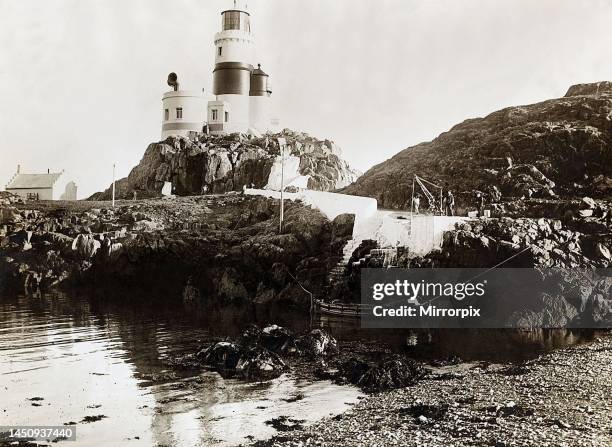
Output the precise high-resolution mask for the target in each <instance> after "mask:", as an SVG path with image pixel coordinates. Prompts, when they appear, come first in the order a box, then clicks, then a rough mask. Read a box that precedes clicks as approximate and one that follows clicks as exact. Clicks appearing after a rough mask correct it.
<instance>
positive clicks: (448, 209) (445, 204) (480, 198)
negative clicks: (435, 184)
mask: <svg viewBox="0 0 612 447" xmlns="http://www.w3.org/2000/svg"><path fill="white" fill-rule="evenodd" d="M489 196H490V197H491V200H492V201H493V202H498V201H499V200H500V198H501V193H500V192H499V189H498V188H497V187H495V186H493V189H492V190H491V192H490V193H489ZM421 199H422V196H421V194H420V193H418V192H417V193H416V194H415V195H414V196H413V198H412V209H413V211H414V213H416V214H419V210H420V208H421ZM432 200H433V203H432ZM474 205H475V207H476V210H477V211H478V215H479V216H484V214H485V205H486V202H485V194H484V193H482V192H480V191H475V192H474ZM429 209H430V210H431V211H434V212H435V211H436V210H438V209H439V210H440V211H441V212H442V215H444V216H454V215H455V196H454V195H453V192H452V191H451V190H450V189H447V190H446V192H445V193H444V194H443V195H442V203H441V204H440V208H438V206H437V204H436V203H435V199H432V198H431V197H430V203H429Z"/></svg>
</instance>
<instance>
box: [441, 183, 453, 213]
mask: <svg viewBox="0 0 612 447" xmlns="http://www.w3.org/2000/svg"><path fill="white" fill-rule="evenodd" d="M443 202H444V214H446V215H447V216H454V215H455V197H454V196H453V193H452V191H451V190H450V189H449V190H448V191H446V195H445V196H444V200H443Z"/></svg>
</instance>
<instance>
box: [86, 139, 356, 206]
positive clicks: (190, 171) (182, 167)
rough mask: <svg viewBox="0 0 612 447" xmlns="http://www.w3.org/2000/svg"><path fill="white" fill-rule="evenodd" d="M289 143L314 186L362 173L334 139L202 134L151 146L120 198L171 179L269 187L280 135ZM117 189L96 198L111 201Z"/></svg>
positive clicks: (197, 190)
mask: <svg viewBox="0 0 612 447" xmlns="http://www.w3.org/2000/svg"><path fill="white" fill-rule="evenodd" d="M278 137H283V138H285V140H286V141H287V145H288V149H287V150H286V152H285V156H286V157H289V156H293V157H297V159H298V161H299V167H298V173H299V174H300V175H301V176H305V177H308V181H307V185H308V188H309V189H314V190H319V191H331V190H334V189H338V188H342V187H345V186H347V185H348V184H350V183H351V182H353V181H354V180H355V179H356V178H357V175H358V173H357V172H356V171H354V170H352V169H351V168H350V167H349V166H348V165H347V163H346V162H345V161H344V160H343V159H342V158H341V156H342V155H341V151H340V149H339V148H338V147H337V146H336V145H335V143H333V142H332V141H329V140H318V139H316V138H314V137H311V136H309V135H307V134H304V133H298V132H292V131H289V130H285V131H283V132H281V133H279V134H276V135H267V136H264V137H249V136H245V135H242V134H233V135H228V136H212V135H204V134H202V135H199V136H198V137H197V138H196V139H195V140H190V139H187V138H178V137H176V138H175V137H170V138H167V139H166V140H164V141H160V142H158V143H152V144H150V145H149V147H148V148H147V150H146V151H145V154H144V156H143V158H142V160H141V161H140V163H139V164H138V166H136V167H135V168H134V169H133V170H132V172H130V174H129V176H128V177H127V178H125V179H121V180H119V181H118V182H117V184H116V195H117V197H119V198H132V197H133V194H134V192H136V194H137V196H139V197H156V196H159V195H160V194H161V190H162V187H163V186H164V183H165V182H171V183H172V188H173V192H174V193H175V194H178V195H195V194H201V193H203V192H211V193H224V192H228V191H240V190H242V188H243V186H245V185H246V186H250V185H253V186H254V187H256V188H263V187H265V186H266V185H267V184H268V182H269V181H270V174H271V172H272V168H273V165H274V162H275V159H276V157H277V156H279V155H280V148H279V145H278V141H277V138H278ZM110 198H111V189H110V188H109V189H107V190H106V191H104V192H101V193H96V194H94V195H93V196H92V197H90V200H108V199H110Z"/></svg>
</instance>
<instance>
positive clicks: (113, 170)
mask: <svg viewBox="0 0 612 447" xmlns="http://www.w3.org/2000/svg"><path fill="white" fill-rule="evenodd" d="M114 207H115V163H113V208H114Z"/></svg>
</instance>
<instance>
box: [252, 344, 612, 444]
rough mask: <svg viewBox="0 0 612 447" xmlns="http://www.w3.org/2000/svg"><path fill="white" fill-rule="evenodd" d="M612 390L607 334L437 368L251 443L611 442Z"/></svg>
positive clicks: (611, 349) (611, 351) (611, 347)
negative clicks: (518, 357) (517, 355)
mask: <svg viewBox="0 0 612 447" xmlns="http://www.w3.org/2000/svg"><path fill="white" fill-rule="evenodd" d="M611 388H612V334H611V333H609V332H608V333H605V334H601V335H600V336H598V337H597V338H596V339H595V340H594V341H593V342H590V343H586V344H581V345H576V346H572V347H568V348H562V349H558V350H555V351H552V352H550V353H547V354H544V355H541V356H539V357H538V358H536V359H533V360H528V361H525V362H520V363H515V364H512V363H510V364H497V363H496V364H491V363H487V362H476V363H462V364H459V365H454V366H448V367H441V368H433V369H432V374H431V375H429V377H427V378H426V379H424V380H422V381H420V382H418V383H417V384H416V385H414V386H412V387H407V388H401V389H396V390H392V391H386V392H382V393H378V394H373V395H369V396H367V397H365V398H364V399H362V400H361V401H360V402H359V403H358V404H357V405H355V406H354V407H353V408H352V409H350V410H347V411H346V412H344V413H342V414H341V415H338V416H335V417H332V418H324V419H322V420H320V421H318V422H316V423H314V424H312V425H309V426H306V427H304V428H303V429H300V430H295V431H291V432H287V433H281V434H278V435H276V436H275V437H274V438H272V439H270V440H267V441H259V442H255V443H252V444H248V445H251V446H256V447H272V446H274V447H276V446H279V447H288V446H302V445H304V446H306V445H318V446H332V445H333V446H371V445H377V446H391V445H402V446H450V445H455V446H464V445H465V446H467V445H469V446H498V447H503V446H523V445H534V446H602V447H603V446H607V445H610V443H611V442H612V422H611V421H612V402H611V401H610V400H609V398H606V397H605V396H606V395H608V394H607V392H606V390H608V391H609V390H610V389H611ZM606 399H607V400H606Z"/></svg>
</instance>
